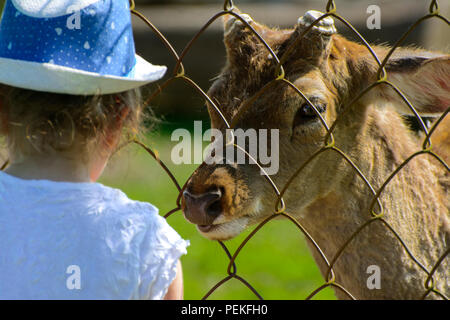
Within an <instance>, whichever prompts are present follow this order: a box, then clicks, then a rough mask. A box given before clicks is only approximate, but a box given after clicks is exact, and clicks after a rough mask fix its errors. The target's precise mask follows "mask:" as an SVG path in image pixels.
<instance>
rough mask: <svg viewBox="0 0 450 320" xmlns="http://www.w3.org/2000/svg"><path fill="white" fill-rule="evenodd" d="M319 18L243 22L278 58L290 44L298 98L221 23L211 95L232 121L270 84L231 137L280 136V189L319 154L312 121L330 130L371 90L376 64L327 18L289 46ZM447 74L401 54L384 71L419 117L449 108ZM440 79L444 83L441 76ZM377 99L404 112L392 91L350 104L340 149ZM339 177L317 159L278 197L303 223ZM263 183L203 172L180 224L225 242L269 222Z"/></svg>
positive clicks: (270, 64) (246, 32)
mask: <svg viewBox="0 0 450 320" xmlns="http://www.w3.org/2000/svg"><path fill="white" fill-rule="evenodd" d="M320 15H321V13H319V12H317V11H308V12H307V13H306V14H305V15H304V16H303V17H301V18H300V19H299V21H298V23H297V25H296V27H295V28H294V29H290V30H279V29H271V28H269V27H266V26H263V25H261V24H258V23H256V22H254V21H253V20H252V19H251V18H250V17H249V16H247V15H243V17H244V18H245V19H246V21H247V22H249V24H250V25H251V26H252V27H253V28H254V29H255V30H256V32H258V34H260V35H261V36H262V38H263V39H264V40H265V41H266V42H267V44H268V45H269V46H270V47H271V48H272V49H273V50H274V52H275V54H276V55H277V56H278V57H281V56H283V54H284V53H285V52H286V50H287V49H288V48H289V47H290V46H291V44H292V43H296V44H295V46H294V47H293V48H294V49H293V50H292V51H291V52H290V53H289V55H288V58H287V60H286V61H285V62H284V64H283V67H284V70H285V78H286V79H287V80H289V81H290V82H292V83H293V84H294V85H295V87H296V88H298V89H299V90H300V91H301V92H302V93H303V94H304V96H302V95H300V94H299V93H298V92H297V91H296V90H295V89H294V88H292V87H290V86H289V85H288V84H287V83H286V82H284V81H275V82H274V81H272V80H273V79H274V78H275V77H276V74H275V73H276V65H277V63H276V61H275V59H274V57H272V56H271V55H270V54H269V51H268V50H267V48H266V47H265V46H264V45H263V43H261V42H260V41H259V40H258V39H257V37H256V36H255V35H254V33H253V32H252V31H251V30H250V29H249V28H247V27H246V26H245V25H244V24H243V23H242V22H241V21H239V20H238V19H236V18H234V17H226V18H225V19H224V30H225V36H224V42H225V45H226V50H227V62H226V65H225V67H224V69H223V70H222V72H221V74H220V75H219V76H218V77H217V79H216V80H215V82H214V83H213V85H212V87H211V88H210V90H209V92H208V95H209V96H210V97H211V98H212V100H213V101H214V103H215V104H216V105H217V106H218V107H219V108H220V109H221V111H222V113H223V114H224V116H225V117H226V119H228V121H229V122H231V120H232V119H233V117H235V116H236V115H237V114H238V113H239V112H240V109H241V108H242V107H243V106H244V105H245V103H246V101H248V100H249V99H251V98H252V97H253V96H254V95H255V94H257V93H258V92H259V91H260V90H261V88H263V87H264V86H265V85H267V84H268V83H271V84H270V88H269V89H268V90H266V91H264V93H263V94H262V95H260V96H259V97H258V98H257V99H255V100H254V101H253V102H252V104H251V106H250V107H249V108H248V110H246V111H245V112H243V113H242V114H240V116H239V119H238V120H237V121H236V125H235V128H240V129H243V130H246V129H250V128H252V129H256V130H259V129H278V130H279V141H277V146H278V147H279V161H280V164H279V170H278V171H277V172H276V173H275V174H273V175H272V176H271V178H272V179H273V180H274V182H275V183H276V184H277V185H278V186H281V187H282V186H283V185H284V183H286V181H287V180H288V179H289V178H290V177H291V176H292V174H293V173H294V172H295V171H296V170H297V168H298V167H299V166H300V165H301V164H302V163H304V162H305V161H306V160H307V159H308V158H309V157H310V156H311V155H312V154H313V153H314V152H316V151H317V150H318V149H320V147H321V146H323V145H324V140H325V136H326V133H327V131H326V129H325V127H324V124H323V123H322V121H321V118H320V117H319V114H320V115H321V117H322V119H323V120H324V121H325V122H326V124H327V125H328V126H331V124H332V123H333V122H334V121H335V119H336V117H337V115H338V114H339V113H340V112H342V111H341V106H342V105H345V104H346V103H348V102H349V101H351V100H352V99H353V98H354V97H355V96H356V94H358V93H359V92H360V91H361V90H362V89H364V88H365V87H367V86H368V85H369V84H370V83H372V82H374V81H376V76H377V70H378V65H377V64H376V61H375V60H374V59H373V57H372V56H371V54H370V53H369V51H368V50H367V48H366V47H364V46H362V45H360V44H357V43H355V42H352V41H349V40H347V39H345V38H343V37H342V36H340V35H338V34H336V29H335V26H334V21H333V19H332V18H330V17H328V18H326V19H324V20H322V21H321V22H320V23H318V24H317V25H315V26H314V27H313V28H312V29H311V30H310V31H309V32H308V33H307V34H306V35H305V36H304V37H303V38H302V39H301V40H300V41H296V40H297V39H298V37H299V35H300V34H302V32H303V31H304V30H305V28H306V27H308V26H309V25H310V24H311V23H312V22H313V21H314V20H315V19H317V18H318V17H319V16H320ZM375 51H376V52H377V55H379V57H380V59H382V58H383V56H384V55H386V53H387V51H388V48H386V47H376V48H375ZM444 64H445V68H447V71H446V70H444ZM448 65H449V60H448V56H444V55H442V54H440V55H438V54H433V53H429V52H425V51H418V50H410V49H403V50H399V51H398V52H396V53H395V54H394V55H393V56H392V59H391V60H390V62H389V63H388V65H387V66H386V68H387V70H388V71H389V72H390V77H391V78H390V80H393V81H395V82H396V84H398V86H399V87H400V89H402V90H404V91H406V93H407V94H409V98H411V100H412V101H411V102H412V103H415V106H416V108H420V109H419V111H422V112H424V113H437V112H442V111H443V110H445V108H446V107H447V106H448V105H449V101H450V99H449V95H448V89H449V88H448V82H444V81H443V79H444V77H448ZM436 72H437V73H436ZM439 73H445V75H441V76H439ZM424 77H425V78H426V79H427V81H424V79H425V78H424ZM433 86H434V87H433ZM415 90H420V92H421V93H423V95H420V96H419V95H417V94H415V92H416V91H415ZM439 90H440V91H439ZM305 98H306V99H307V100H309V101H310V102H311V103H312V104H314V106H315V107H316V110H314V109H313V108H312V107H311V106H310V104H309V103H308V102H307V100H306V99H305ZM378 100H383V101H385V102H386V101H389V102H390V103H394V104H395V102H398V105H399V110H403V111H404V110H407V111H408V109H407V108H406V107H405V105H404V104H403V102H402V101H400V100H401V99H400V98H399V97H398V96H396V94H395V93H394V92H393V91H392V89H389V88H387V87H383V88H378V87H377V88H375V89H374V90H372V91H371V92H369V93H368V94H366V95H365V96H363V97H362V98H361V99H360V100H358V102H357V103H354V104H353V105H352V109H351V111H350V112H348V113H346V114H348V115H347V116H345V117H343V119H342V121H340V125H339V126H337V127H336V129H335V131H334V134H335V136H336V137H339V138H340V139H341V140H342V141H343V144H344V145H343V147H345V144H346V143H347V144H352V143H353V144H354V141H353V140H355V135H358V133H359V131H360V130H361V127H362V126H363V125H362V124H363V123H364V121H365V120H364V117H366V114H367V108H368V106H369V105H371V104H373V103H374V102H376V101H378ZM208 111H209V115H210V118H211V124H212V127H213V128H216V129H218V130H221V131H222V132H225V129H226V126H225V124H224V122H223V121H222V119H221V117H220V116H219V114H218V113H217V112H216V110H215V109H214V108H213V106H211V105H208ZM247 147H248V146H247ZM269 149H270V147H269ZM272 151H273V150H272ZM258 160H259V159H258ZM338 171H339V167H338V163H337V161H336V157H334V158H333V157H331V156H330V157H322V158H321V160H320V161H316V162H314V163H312V164H311V165H308V167H307V168H305V170H303V172H302V173H301V174H300V175H299V176H298V177H297V178H296V183H293V184H292V186H291V187H290V188H289V189H288V191H287V192H286V194H285V195H284V199H285V200H286V203H287V204H288V208H293V209H295V211H296V212H297V213H300V214H301V213H302V212H303V211H305V210H306V208H307V206H308V205H309V204H310V203H311V202H312V201H313V200H315V199H317V198H318V197H319V195H320V194H323V193H324V192H325V191H326V190H329V188H330V187H332V185H333V183H332V181H331V180H332V178H330V177H332V176H333V175H334V172H338ZM324 174H326V175H327V176H328V178H326V177H324V176H323V175H324ZM321 175H322V176H321ZM265 180H266V179H265V178H264V176H263V175H261V174H260V170H259V168H258V166H256V165H254V164H248V163H247V164H233V163H231V164H230V163H228V164H209V165H206V164H203V165H202V166H200V167H199V168H198V169H197V170H196V172H195V173H194V174H193V176H192V177H191V179H190V180H189V182H188V184H187V187H186V189H185V191H184V194H183V199H182V206H183V211H184V214H185V217H186V219H187V220H188V221H190V222H191V223H194V224H196V225H197V226H198V230H199V231H200V233H201V234H202V235H204V236H205V237H207V238H210V239H218V240H225V239H229V238H232V237H234V236H236V235H238V234H239V233H240V232H241V231H243V230H244V229H245V228H246V227H247V226H249V225H252V224H255V223H258V222H260V221H262V220H263V219H265V218H266V217H268V216H270V215H272V214H273V213H274V210H275V203H276V194H275V192H274V190H273V188H272V186H271V185H270V184H269V183H267V181H265Z"/></svg>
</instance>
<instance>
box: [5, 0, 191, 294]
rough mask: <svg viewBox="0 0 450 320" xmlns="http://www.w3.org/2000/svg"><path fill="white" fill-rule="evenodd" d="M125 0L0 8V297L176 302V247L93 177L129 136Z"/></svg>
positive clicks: (133, 117)
mask: <svg viewBox="0 0 450 320" xmlns="http://www.w3.org/2000/svg"><path fill="white" fill-rule="evenodd" d="M129 9H130V8H129V3H128V0H114V1H112V0H97V1H96V0H53V1H49V0H34V1H29V0H14V1H9V0H8V1H6V4H5V9H4V11H3V15H2V20H1V24H0V134H1V135H2V136H4V140H5V143H6V147H7V153H8V157H9V166H8V167H7V168H6V170H5V171H4V172H1V171H0V299H163V298H166V299H182V295H183V293H182V292H183V287H182V272H181V265H180V263H179V258H180V256H181V255H183V254H185V253H186V247H187V245H188V242H187V241H185V240H183V239H181V238H180V236H179V235H178V234H177V233H176V232H175V231H174V230H173V229H172V228H171V227H170V226H169V225H168V224H167V223H166V221H165V220H164V219H163V218H162V217H160V216H159V215H158V210H157V209H156V208H155V207H154V206H152V205H151V204H149V203H143V202H138V201H133V200H130V199H128V198H127V196H126V195H125V194H124V193H122V192H121V191H119V190H116V189H112V188H109V187H106V186H104V185H102V184H99V183H96V182H95V181H96V180H97V179H98V177H99V176H100V175H101V173H102V171H103V169H104V167H105V165H106V163H107V162H108V159H109V157H110V156H111V154H112V153H113V152H114V150H115V148H116V147H117V145H118V143H119V141H120V139H121V137H122V136H124V135H126V134H128V135H130V134H131V135H135V134H137V132H138V128H139V124H140V123H141V120H142V113H143V106H142V104H141V100H142V98H141V94H140V91H139V89H138V87H140V86H142V85H144V84H147V83H149V82H152V81H155V80H158V79H160V78H161V77H162V76H163V75H164V73H165V71H166V68H165V67H162V66H154V65H152V64H150V63H149V62H147V61H145V60H144V59H142V58H140V57H139V56H137V55H136V54H135V48H134V41H133V34H132V29H131V15H130V11H129ZM0 165H1V164H0Z"/></svg>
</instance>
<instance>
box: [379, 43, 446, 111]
mask: <svg viewBox="0 0 450 320" xmlns="http://www.w3.org/2000/svg"><path fill="white" fill-rule="evenodd" d="M386 71H387V79H388V81H390V82H392V83H393V84H394V85H395V86H396V87H397V88H398V89H400V91H401V92H402V93H403V94H404V95H405V97H406V98H407V99H408V100H409V102H411V104H412V105H413V106H414V107H415V109H416V110H417V112H419V113H421V114H423V115H427V114H437V113H441V112H444V111H445V110H446V109H447V108H448V107H449V106H450V55H445V54H438V53H431V52H418V53H416V52H414V51H412V52H408V51H407V52H400V53H398V54H397V55H394V56H392V57H391V58H390V59H389V60H388V63H387V64H386ZM378 88H379V89H378V90H379V92H380V94H381V96H382V97H383V98H385V99H386V100H388V101H391V102H394V104H395V105H396V106H397V107H398V108H399V111H400V112H401V113H407V114H411V113H412V111H411V110H410V109H409V108H408V106H407V104H406V103H405V102H404V101H403V99H402V98H401V97H400V95H399V94H397V93H396V92H395V91H394V90H393V89H392V88H391V87H390V86H387V85H382V86H379V87H378Z"/></svg>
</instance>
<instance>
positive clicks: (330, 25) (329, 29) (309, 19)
mask: <svg viewBox="0 0 450 320" xmlns="http://www.w3.org/2000/svg"><path fill="white" fill-rule="evenodd" d="M322 15H324V13H323V12H320V11H317V10H309V11H307V12H306V13H305V15H304V16H303V17H300V18H298V22H297V23H298V24H299V25H301V26H302V27H304V28H307V27H309V26H310V25H311V24H312V23H313V22H314V21H316V20H317V19H319V18H320V17H321V16H322ZM312 29H313V30H315V31H316V32H319V33H321V34H324V35H327V36H331V35H332V34H334V33H336V32H337V31H336V27H335V25H334V19H333V18H332V17H329V16H328V17H325V18H323V19H322V20H320V21H319V22H318V23H317V24H315V25H314V26H313V27H312Z"/></svg>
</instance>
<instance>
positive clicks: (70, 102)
mask: <svg viewBox="0 0 450 320" xmlns="http://www.w3.org/2000/svg"><path fill="white" fill-rule="evenodd" d="M142 115H143V106H142V94H141V91H140V90H139V89H134V90H130V91H126V92H123V93H118V94H108V95H97V96H75V95H67V94H55V93H48V92H38V91H32V90H26V89H20V88H15V87H10V86H6V85H0V120H1V122H0V133H2V134H3V135H5V136H6V143H7V146H8V148H9V150H12V151H13V152H19V153H20V154H23V155H29V154H33V153H36V152H39V153H41V154H42V153H44V154H51V153H54V152H57V153H60V154H61V153H64V154H66V155H67V156H78V157H79V156H82V157H83V159H84V160H85V161H86V160H88V159H89V157H90V154H91V153H92V152H94V151H96V150H98V149H99V146H102V144H105V143H106V144H108V143H110V141H109V140H110V135H111V134H121V136H122V137H126V138H128V139H130V138H131V137H133V136H136V135H138V134H139V133H140V132H141V131H142V130H141V122H142V120H143V119H142ZM100 149H102V148H100Z"/></svg>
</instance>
